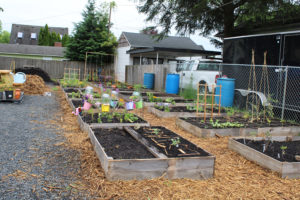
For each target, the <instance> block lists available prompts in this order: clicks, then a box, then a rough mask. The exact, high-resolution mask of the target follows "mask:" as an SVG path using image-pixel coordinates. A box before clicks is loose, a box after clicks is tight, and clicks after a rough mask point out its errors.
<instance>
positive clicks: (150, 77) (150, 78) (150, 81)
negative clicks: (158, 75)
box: [144, 73, 154, 89]
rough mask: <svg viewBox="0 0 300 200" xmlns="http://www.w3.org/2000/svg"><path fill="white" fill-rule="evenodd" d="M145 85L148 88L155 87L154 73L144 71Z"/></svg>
mask: <svg viewBox="0 0 300 200" xmlns="http://www.w3.org/2000/svg"><path fill="white" fill-rule="evenodd" d="M144 87H145V88H147V89H153V88H154V74H153V73H144Z"/></svg>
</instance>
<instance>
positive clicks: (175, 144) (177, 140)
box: [171, 138, 180, 147]
mask: <svg viewBox="0 0 300 200" xmlns="http://www.w3.org/2000/svg"><path fill="white" fill-rule="evenodd" d="M171 142H172V144H171V145H172V146H176V147H178V146H179V144H180V138H171Z"/></svg>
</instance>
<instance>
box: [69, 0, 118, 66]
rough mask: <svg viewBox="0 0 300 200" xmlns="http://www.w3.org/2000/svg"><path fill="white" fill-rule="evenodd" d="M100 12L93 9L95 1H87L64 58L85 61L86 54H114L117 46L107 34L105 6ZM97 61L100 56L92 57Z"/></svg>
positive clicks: (106, 11) (107, 17)
mask: <svg viewBox="0 0 300 200" xmlns="http://www.w3.org/2000/svg"><path fill="white" fill-rule="evenodd" d="M101 8H102V9H101V10H97V9H96V7H95V0H89V1H88V4H87V6H86V8H85V10H84V11H83V13H82V16H83V21H81V22H79V23H77V24H75V29H74V35H73V36H72V37H70V40H69V44H68V45H67V51H66V57H67V58H70V59H71V60H79V61H83V60H85V54H86V52H102V53H106V54H114V52H115V48H116V46H117V40H116V37H115V36H114V35H113V34H112V33H110V32H109V30H108V27H109V26H108V25H109V15H108V7H107V5H104V4H102V5H101ZM91 57H94V58H96V59H91V60H97V59H101V56H100V55H92V56H91Z"/></svg>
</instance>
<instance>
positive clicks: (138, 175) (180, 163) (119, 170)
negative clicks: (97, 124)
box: [88, 127, 215, 180]
mask: <svg viewBox="0 0 300 200" xmlns="http://www.w3.org/2000/svg"><path fill="white" fill-rule="evenodd" d="M126 129H127V130H128V128H126ZM127 132H128V133H130V134H131V135H132V132H131V131H127ZM88 134H89V137H90V139H91V143H92V145H93V148H94V150H95V151H96V154H97V157H98V158H99V160H100V162H101V166H102V168H103V169H104V172H105V175H106V178H107V179H108V180H132V179H137V180H142V179H152V178H157V177H162V176H163V177H165V178H167V179H178V178H190V179H208V178H212V177H213V175H214V164H215V156H212V155H211V154H209V156H206V157H189V158H167V157H166V156H165V155H163V154H160V153H157V152H156V150H155V147H151V146H146V145H145V144H144V143H143V142H141V143H142V144H143V145H144V146H145V147H146V148H147V149H148V150H149V151H150V152H151V153H152V154H153V155H154V156H155V157H156V158H153V159H113V158H111V157H108V156H107V155H106V153H105V150H104V148H103V147H102V146H101V144H100V143H99V142H98V140H97V138H96V137H95V135H94V132H93V130H92V129H91V128H90V127H89V128H88ZM137 137H138V136H136V137H135V138H136V139H137ZM137 141H140V140H139V139H138V140H137Z"/></svg>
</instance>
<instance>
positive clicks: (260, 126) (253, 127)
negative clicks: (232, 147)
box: [176, 117, 300, 137]
mask: <svg viewBox="0 0 300 200" xmlns="http://www.w3.org/2000/svg"><path fill="white" fill-rule="evenodd" d="M176 125H177V126H179V127H180V128H182V129H184V130H186V131H188V132H190V133H191V134H193V135H195V136H198V137H214V136H215V135H216V134H218V135H221V136H247V135H248V136H249V135H251V134H262V133H267V132H268V133H270V134H272V135H277V136H280V135H285V136H296V135H298V134H299V132H300V126H299V124H295V123H292V122H284V123H282V122H280V120H279V119H273V120H272V122H270V123H267V122H265V123H260V122H259V123H255V122H253V123H250V122H249V120H246V119H243V118H242V117H231V118H230V121H229V120H228V119H227V118H224V117H216V118H214V119H213V121H210V119H209V118H207V119H206V122H205V123H204V121H203V118H201V117H188V118H184V117H181V118H177V119H176Z"/></svg>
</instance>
